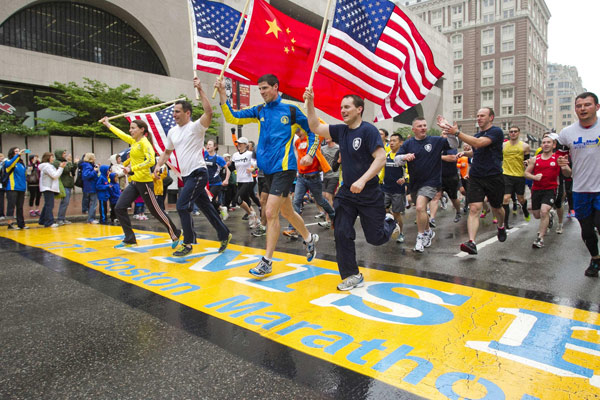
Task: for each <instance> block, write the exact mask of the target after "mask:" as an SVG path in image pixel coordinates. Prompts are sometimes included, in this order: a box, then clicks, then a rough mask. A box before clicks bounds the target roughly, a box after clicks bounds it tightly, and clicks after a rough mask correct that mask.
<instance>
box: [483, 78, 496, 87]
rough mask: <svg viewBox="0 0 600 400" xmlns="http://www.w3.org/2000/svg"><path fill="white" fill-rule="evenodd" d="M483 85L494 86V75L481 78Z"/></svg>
mask: <svg viewBox="0 0 600 400" xmlns="http://www.w3.org/2000/svg"><path fill="white" fill-rule="evenodd" d="M481 86H494V77H493V76H484V77H482V78H481Z"/></svg>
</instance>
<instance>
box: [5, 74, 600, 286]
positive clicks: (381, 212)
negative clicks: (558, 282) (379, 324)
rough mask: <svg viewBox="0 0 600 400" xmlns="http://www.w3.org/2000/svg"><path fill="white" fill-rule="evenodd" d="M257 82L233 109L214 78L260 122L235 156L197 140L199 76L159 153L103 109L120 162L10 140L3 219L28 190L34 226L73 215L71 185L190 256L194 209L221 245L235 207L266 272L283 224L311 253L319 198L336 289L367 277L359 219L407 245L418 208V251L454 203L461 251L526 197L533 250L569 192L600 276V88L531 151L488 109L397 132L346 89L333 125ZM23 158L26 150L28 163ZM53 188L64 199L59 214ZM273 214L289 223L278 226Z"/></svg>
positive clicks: (137, 126) (236, 120)
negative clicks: (173, 212) (157, 228)
mask: <svg viewBox="0 0 600 400" xmlns="http://www.w3.org/2000/svg"><path fill="white" fill-rule="evenodd" d="M257 83H258V88H259V91H260V94H261V96H262V97H263V100H264V103H263V104H259V105H257V106H254V107H250V108H246V109H243V110H234V109H233V108H232V106H231V104H230V102H229V101H228V99H227V96H226V92H225V86H224V83H223V81H222V80H220V79H219V80H217V82H216V83H215V88H216V89H217V90H218V93H219V96H220V106H221V110H222V112H223V116H224V118H225V120H226V121H227V122H229V123H232V124H237V125H243V124H248V123H258V124H259V140H258V144H256V145H255V144H254V143H253V142H251V141H249V140H248V139H247V138H245V137H239V138H237V137H236V136H235V134H234V135H233V139H234V144H235V146H236V148H237V152H235V153H234V154H233V155H230V154H227V153H225V154H223V155H219V154H218V145H217V144H216V143H215V142H214V141H212V140H209V141H206V143H205V132H206V130H207V128H208V127H209V125H210V123H211V119H212V107H211V104H210V101H209V99H208V97H207V96H206V93H205V92H204V90H203V88H202V85H201V84H200V81H199V80H198V79H197V78H195V79H194V87H195V89H196V90H197V91H198V93H199V94H200V99H201V101H202V105H203V108H204V110H205V113H204V114H203V115H202V116H201V117H200V118H199V119H198V120H196V121H193V120H192V119H191V113H192V106H191V104H190V103H188V102H187V101H178V102H176V103H175V106H174V111H173V116H174V119H175V122H176V125H175V126H174V127H173V128H172V129H171V130H170V131H169V133H168V135H167V143H166V150H165V152H164V153H163V154H162V155H161V156H160V157H156V154H155V152H154V148H153V146H152V138H151V135H150V134H149V132H148V127H147V125H146V124H145V123H144V122H142V121H139V120H133V121H132V122H131V124H130V128H129V134H126V133H124V132H122V131H121V130H119V129H118V128H116V127H115V126H113V125H112V124H111V123H110V122H109V121H108V119H107V118H106V117H105V118H103V119H102V120H101V121H100V122H101V123H103V124H104V125H105V126H106V127H107V128H108V129H110V131H111V132H113V133H114V134H115V135H116V136H117V137H119V138H120V139H121V140H123V141H124V142H126V143H127V144H129V145H130V146H131V148H130V151H129V153H128V155H127V160H125V161H124V162H121V158H122V157H121V155H113V156H112V157H111V160H110V165H98V164H96V159H95V156H94V154H92V153H87V154H85V155H84V156H83V157H82V159H81V161H79V160H72V156H71V155H70V154H67V153H66V152H65V151H63V150H58V151H56V152H55V153H54V154H52V153H44V154H43V155H42V158H41V160H39V159H38V157H37V156H36V155H31V154H27V150H23V149H20V148H18V147H14V148H11V149H10V150H9V152H8V154H7V157H6V159H4V160H0V161H2V162H3V166H2V169H3V177H7V179H6V180H4V181H3V187H2V191H1V192H0V194H1V195H2V201H0V204H1V205H2V207H3V205H4V199H3V198H4V195H6V197H7V199H8V207H7V210H6V213H4V210H3V209H0V214H1V216H0V218H2V219H7V222H8V229H26V228H27V227H26V226H25V222H24V217H23V205H24V200H25V195H24V194H25V191H26V190H28V191H29V192H30V196H29V205H30V216H32V217H33V216H38V217H39V224H40V225H43V226H44V227H52V228H56V227H59V226H61V225H64V224H68V223H70V222H69V221H68V220H67V219H66V216H65V211H66V207H67V206H68V204H69V201H70V198H71V196H72V192H73V189H74V187H75V186H80V187H81V188H82V190H83V194H84V196H83V201H82V212H83V213H85V214H87V216H88V218H87V221H88V223H90V224H96V223H100V224H115V223H117V224H119V225H120V226H121V227H122V229H123V232H124V239H123V241H122V242H121V243H119V244H118V245H117V246H116V247H117V248H123V247H130V246H135V245H136V239H135V234H134V232H133V230H132V226H131V221H130V218H129V213H128V208H130V207H131V206H132V204H134V203H135V207H134V214H135V215H134V217H135V218H138V219H147V217H145V215H144V209H145V208H147V209H148V210H149V211H150V213H151V214H152V215H153V216H154V218H156V219H157V220H158V221H159V222H161V223H162V224H163V226H164V227H165V229H166V230H167V232H168V233H169V236H170V237H171V240H172V242H173V248H174V249H176V250H175V252H174V253H173V255H174V256H185V255H187V254H189V253H190V252H191V251H192V246H193V244H195V243H196V233H195V229H194V222H193V219H192V215H194V214H197V213H200V212H201V213H203V214H204V216H205V217H206V219H207V220H208V222H209V223H210V224H211V226H212V227H213V229H214V230H215V231H216V236H217V239H218V240H219V242H220V244H221V245H220V248H219V251H220V252H222V251H224V250H225V249H226V247H227V245H228V243H229V242H230V240H231V238H232V234H231V232H230V231H229V229H228V228H227V226H226V224H225V221H227V219H228V218H230V213H231V212H232V211H234V210H236V209H238V208H239V209H241V210H243V212H244V213H243V214H244V215H243V217H242V219H245V220H247V221H248V225H249V227H250V234H251V235H252V236H255V237H260V236H266V249H265V255H264V256H263V257H262V259H261V260H260V261H259V263H258V264H257V265H256V266H255V267H254V268H252V269H250V271H249V272H250V274H252V275H253V276H255V277H257V278H262V277H264V276H265V275H268V274H270V273H272V271H273V269H272V266H273V265H272V260H273V253H274V251H275V248H276V246H277V242H278V239H279V236H280V234H281V233H283V235H285V236H288V237H291V238H297V239H299V238H301V239H302V242H303V244H304V246H305V249H306V257H307V260H308V261H311V260H312V259H313V257H314V256H315V254H316V245H317V242H318V240H319V236H318V235H317V234H316V233H314V232H313V233H311V232H310V231H309V230H308V228H307V226H306V224H305V222H304V220H303V217H302V215H303V210H304V207H305V206H306V205H307V204H309V203H310V202H313V203H314V204H315V207H317V208H318V210H319V213H318V214H317V216H316V218H321V219H322V220H321V221H320V222H319V226H320V227H321V228H323V229H333V236H334V238H335V248H336V259H337V263H338V268H339V271H340V276H341V279H342V282H341V283H340V284H339V285H338V289H339V290H351V289H353V288H356V287H361V286H362V285H363V284H364V277H363V276H362V274H361V273H360V272H359V269H358V265H357V261H356V249H355V239H356V232H355V229H354V225H355V222H356V220H357V218H359V217H360V224H361V227H362V230H363V232H364V236H365V239H366V241H367V243H369V244H372V245H375V246H379V245H383V244H385V243H387V242H388V241H390V240H394V241H396V242H398V243H404V242H405V241H407V240H408V238H407V237H406V235H405V233H404V226H405V224H406V222H405V221H403V218H406V210H407V209H409V208H411V207H414V210H415V223H416V225H417V234H416V237H415V238H414V241H415V245H414V247H413V251H414V252H416V253H423V252H425V251H426V249H427V248H429V247H431V246H432V244H433V242H434V238H435V228H436V224H437V222H436V214H437V212H438V209H439V208H442V209H446V208H447V207H448V205H451V206H452V207H453V212H454V223H459V222H460V221H461V220H462V215H463V214H467V218H466V220H467V221H466V225H467V230H468V240H467V241H466V242H464V243H462V244H460V249H461V250H462V251H464V252H466V253H468V254H471V255H476V254H477V241H476V239H477V233H478V230H479V225H480V220H481V219H482V218H485V217H486V216H487V214H488V213H489V212H490V211H491V213H492V214H493V217H494V223H495V224H497V239H498V241H499V242H504V241H506V240H507V230H509V229H511V227H510V223H511V214H512V215H513V222H514V219H515V216H516V215H517V210H518V209H519V208H520V209H521V211H522V214H523V219H524V220H525V221H530V212H529V207H530V206H531V214H532V215H533V216H534V218H536V219H539V221H540V222H539V227H538V230H537V236H536V237H535V238H533V243H532V247H533V248H534V249H540V248H542V247H544V238H545V236H546V234H547V232H548V231H549V230H550V229H552V228H553V225H554V224H555V223H556V233H558V234H561V233H562V229H563V216H564V211H563V203H564V202H565V201H567V202H568V209H567V217H575V218H577V220H578V221H579V223H580V225H581V230H582V238H583V241H584V243H585V245H586V247H587V249H588V250H589V252H590V255H591V262H590V264H589V266H588V268H587V269H586V271H585V275H586V276H592V277H595V276H598V272H599V270H600V256H599V255H598V239H597V232H596V231H597V230H598V229H600V154H599V152H600V146H598V140H600V139H599V137H600V135H599V133H600V127H599V126H598V120H597V111H598V110H599V109H600V105H599V104H598V98H597V97H596V95H595V94H593V93H590V92H586V93H582V94H581V95H579V96H578V97H577V99H576V102H575V109H576V113H577V115H578V119H579V121H578V122H576V123H575V124H573V125H572V126H570V127H568V128H565V129H563V131H562V132H560V134H555V133H551V132H549V133H547V134H545V135H544V137H543V139H542V142H541V147H540V148H539V149H537V151H535V152H534V154H531V153H532V151H534V149H531V148H530V146H529V145H528V144H526V143H524V142H523V141H521V140H520V134H521V131H520V129H519V127H517V126H512V127H510V129H509V132H508V138H507V139H505V137H504V132H503V131H502V129H500V128H499V127H497V126H495V125H494V118H495V115H494V111H493V109H491V108H487V107H484V108H482V109H480V110H479V111H478V112H477V116H476V118H477V124H478V127H479V129H478V132H477V133H476V134H475V135H469V134H466V133H464V132H462V131H461V130H460V128H459V127H458V125H457V124H456V123H450V122H448V121H447V120H446V119H445V118H444V117H442V116H440V117H438V119H437V125H438V126H439V128H440V129H441V136H430V135H428V132H429V130H428V128H429V127H428V125H427V122H426V120H425V119H424V118H416V119H415V120H414V121H413V123H412V135H410V137H408V138H404V137H402V136H401V135H399V134H398V133H394V134H392V135H389V133H388V132H387V131H386V130H385V129H377V128H376V127H375V126H374V125H372V124H370V123H368V122H366V121H364V120H363V119H362V113H363V110H364V102H363V100H362V99H361V98H360V97H358V96H355V95H348V96H345V97H344V98H343V99H341V105H340V109H341V117H342V120H343V123H342V124H335V125H330V124H326V123H323V121H322V120H320V119H319V117H318V115H317V112H316V110H315V108H314V96H315V94H314V93H313V92H312V90H311V89H307V90H306V92H305V94H304V99H305V101H306V112H305V111H304V110H303V109H302V108H300V107H298V106H297V105H295V104H294V103H292V102H288V101H286V100H283V99H282V98H281V96H280V94H279V81H278V79H277V77H275V76H274V75H265V76H263V77H261V78H259V80H258V82H257ZM174 151H176V152H177V156H178V163H179V167H180V176H179V178H180V185H179V186H180V190H179V196H178V199H177V205H176V208H177V213H178V215H179V220H180V224H181V229H179V228H178V227H177V226H176V224H175V223H174V222H173V221H172V220H171V219H170V217H169V215H168V213H167V212H166V211H165V209H164V195H165V192H166V189H165V188H166V187H168V186H169V185H170V183H171V182H172V178H171V177H170V175H169V174H168V171H167V162H168V160H169V157H170V156H171V154H172V153H173V152H174ZM27 156H28V157H27ZM0 157H2V156H1V155H0ZM2 158H3V157H2ZM24 159H28V164H27V165H25V162H24ZM527 187H529V191H530V193H531V195H530V198H529V200H530V203H529V202H528V197H527V196H526V192H527V191H526V188H527ZM41 197H43V208H42V210H41V212H40V211H39V204H40V198H41ZM55 198H58V199H60V207H59V211H58V216H57V218H56V219H55V218H54V215H53V209H54V201H55ZM511 199H512V202H513V209H512V213H511V208H510V202H511ZM97 209H98V213H99V219H97V218H96V210H97ZM280 215H281V216H283V217H284V218H285V219H286V220H287V221H288V223H289V226H287V227H286V228H284V229H283V232H281V227H280ZM15 216H16V223H15V222H14V217H15Z"/></svg>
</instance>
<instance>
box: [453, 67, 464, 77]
mask: <svg viewBox="0 0 600 400" xmlns="http://www.w3.org/2000/svg"><path fill="white" fill-rule="evenodd" d="M462 73H463V66H462V64H459V65H455V66H454V79H456V78H462Z"/></svg>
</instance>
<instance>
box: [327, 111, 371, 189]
mask: <svg viewBox="0 0 600 400" xmlns="http://www.w3.org/2000/svg"><path fill="white" fill-rule="evenodd" d="M329 134H330V135H331V139H333V141H334V142H335V143H337V144H339V145H340V155H341V156H342V179H343V185H344V186H347V187H348V188H349V187H350V186H352V184H353V183H354V182H356V181H357V180H358V179H359V178H360V177H361V176H363V175H364V174H365V172H367V170H368V169H369V167H370V166H371V164H372V163H373V160H374V158H373V156H372V155H371V154H373V152H375V150H377V148H378V147H381V148H383V142H382V141H381V135H380V134H379V131H378V130H377V128H375V126H374V125H371V124H369V123H368V122H364V121H363V122H362V123H361V124H360V126H359V127H358V128H356V129H350V128H348V125H346V124H339V125H329ZM371 185H375V186H378V185H379V178H378V177H377V176H375V177H373V179H371V180H370V181H369V182H367V184H366V185H365V188H366V187H367V186H371Z"/></svg>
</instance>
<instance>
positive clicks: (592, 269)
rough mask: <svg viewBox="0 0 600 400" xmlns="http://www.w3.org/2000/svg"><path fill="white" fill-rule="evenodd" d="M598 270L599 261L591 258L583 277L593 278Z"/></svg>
mask: <svg viewBox="0 0 600 400" xmlns="http://www.w3.org/2000/svg"><path fill="white" fill-rule="evenodd" d="M598 270H600V260H598V259H593V258H592V261H590V265H589V266H588V267H587V269H586V270H585V276H589V277H592V278H595V277H597V276H598Z"/></svg>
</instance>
